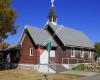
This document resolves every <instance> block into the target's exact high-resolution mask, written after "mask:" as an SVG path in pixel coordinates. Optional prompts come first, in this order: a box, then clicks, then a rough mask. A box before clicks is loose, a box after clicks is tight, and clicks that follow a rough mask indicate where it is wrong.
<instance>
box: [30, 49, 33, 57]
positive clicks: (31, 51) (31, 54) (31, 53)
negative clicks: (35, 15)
mask: <svg viewBox="0 0 100 80" xmlns="http://www.w3.org/2000/svg"><path fill="white" fill-rule="evenodd" d="M30 56H33V48H30Z"/></svg>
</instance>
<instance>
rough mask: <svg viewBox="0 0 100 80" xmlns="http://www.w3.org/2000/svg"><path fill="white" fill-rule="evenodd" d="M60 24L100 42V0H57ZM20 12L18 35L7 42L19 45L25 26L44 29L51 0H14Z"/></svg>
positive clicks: (10, 37) (14, 5)
mask: <svg viewBox="0 0 100 80" xmlns="http://www.w3.org/2000/svg"><path fill="white" fill-rule="evenodd" d="M54 4H55V9H56V14H57V16H58V23H59V24H61V25H64V26H67V27H70V28H74V29H77V30H80V31H82V32H84V33H85V34H86V35H87V36H88V37H89V38H90V39H91V40H92V41H94V42H98V41H100V0H55V3H54ZM12 6H13V7H14V8H15V9H16V11H17V12H18V18H17V20H16V23H17V24H18V25H19V28H18V30H17V34H16V35H13V36H12V35H10V36H9V37H8V38H7V39H6V40H5V41H6V42H9V43H17V42H18V41H19V38H20V36H21V33H22V31H23V29H24V27H25V25H31V26H36V27H39V28H43V27H44V25H45V23H46V21H47V16H48V13H49V11H50V7H51V3H50V0H14V2H13V3H12Z"/></svg>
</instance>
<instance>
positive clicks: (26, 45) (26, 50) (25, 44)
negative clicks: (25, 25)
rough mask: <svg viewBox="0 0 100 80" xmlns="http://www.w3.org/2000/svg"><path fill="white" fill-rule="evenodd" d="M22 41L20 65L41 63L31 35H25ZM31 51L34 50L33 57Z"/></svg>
mask: <svg viewBox="0 0 100 80" xmlns="http://www.w3.org/2000/svg"><path fill="white" fill-rule="evenodd" d="M24 35H25V36H24V37H23V41H22V47H21V50H20V54H21V56H20V61H19V63H20V64H38V63H39V57H40V56H39V52H38V51H37V50H36V48H35V47H34V45H33V43H32V41H31V39H30V37H29V35H28V34H27V33H25V34H24ZM30 49H32V52H33V53H32V55H30Z"/></svg>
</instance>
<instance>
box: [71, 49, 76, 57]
mask: <svg viewBox="0 0 100 80" xmlns="http://www.w3.org/2000/svg"><path fill="white" fill-rule="evenodd" d="M71 57H75V49H73V48H72V49H71Z"/></svg>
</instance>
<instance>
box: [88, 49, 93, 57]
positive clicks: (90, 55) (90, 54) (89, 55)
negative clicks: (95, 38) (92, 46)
mask: <svg viewBox="0 0 100 80" xmlns="http://www.w3.org/2000/svg"><path fill="white" fill-rule="evenodd" d="M88 57H89V58H91V57H92V52H91V50H90V51H88Z"/></svg>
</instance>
